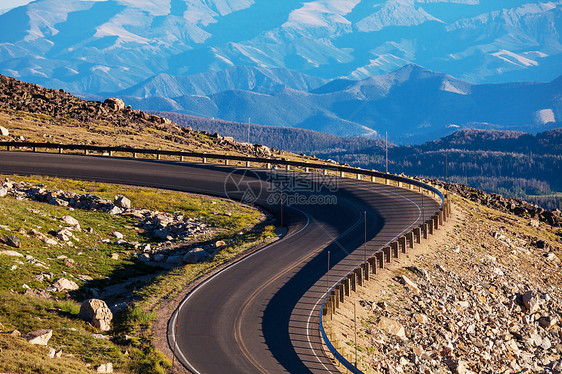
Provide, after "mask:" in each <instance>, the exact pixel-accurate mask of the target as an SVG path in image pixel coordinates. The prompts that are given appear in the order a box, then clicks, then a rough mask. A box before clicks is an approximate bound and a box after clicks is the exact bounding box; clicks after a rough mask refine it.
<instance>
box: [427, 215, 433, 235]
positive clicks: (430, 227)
mask: <svg viewBox="0 0 562 374" xmlns="http://www.w3.org/2000/svg"><path fill="white" fill-rule="evenodd" d="M433 225H434V222H433V217H432V218H430V219H429V221H428V223H427V228H428V229H429V230H428V231H429V235H433V227H434V226H433Z"/></svg>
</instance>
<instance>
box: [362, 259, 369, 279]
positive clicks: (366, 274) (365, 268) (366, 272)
mask: <svg viewBox="0 0 562 374" xmlns="http://www.w3.org/2000/svg"><path fill="white" fill-rule="evenodd" d="M361 267H362V268H363V278H365V282H368V281H369V278H370V277H369V262H364V263H363V264H361Z"/></svg>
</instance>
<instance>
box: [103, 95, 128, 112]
mask: <svg viewBox="0 0 562 374" xmlns="http://www.w3.org/2000/svg"><path fill="white" fill-rule="evenodd" d="M103 104H104V105H105V106H106V107H109V108H111V109H112V110H123V109H125V103H124V102H123V100H121V99H118V98H116V97H110V98H109V99H106V100H105V101H104V102H103Z"/></svg>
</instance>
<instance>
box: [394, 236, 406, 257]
mask: <svg viewBox="0 0 562 374" xmlns="http://www.w3.org/2000/svg"><path fill="white" fill-rule="evenodd" d="M398 243H400V247H401V248H402V253H406V237H405V236H402V237H400V239H398ZM396 257H398V256H396Z"/></svg>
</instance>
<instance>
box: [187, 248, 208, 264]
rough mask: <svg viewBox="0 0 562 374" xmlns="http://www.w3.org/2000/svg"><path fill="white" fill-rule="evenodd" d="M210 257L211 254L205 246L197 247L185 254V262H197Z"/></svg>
mask: <svg viewBox="0 0 562 374" xmlns="http://www.w3.org/2000/svg"><path fill="white" fill-rule="evenodd" d="M209 257H210V255H209V254H208V253H207V252H206V251H205V250H204V249H203V248H195V249H192V250H191V251H189V252H187V253H186V254H185V255H184V256H183V262H185V263H186V264H196V263H198V262H201V261H205V260H207V259H208V258H209Z"/></svg>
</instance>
